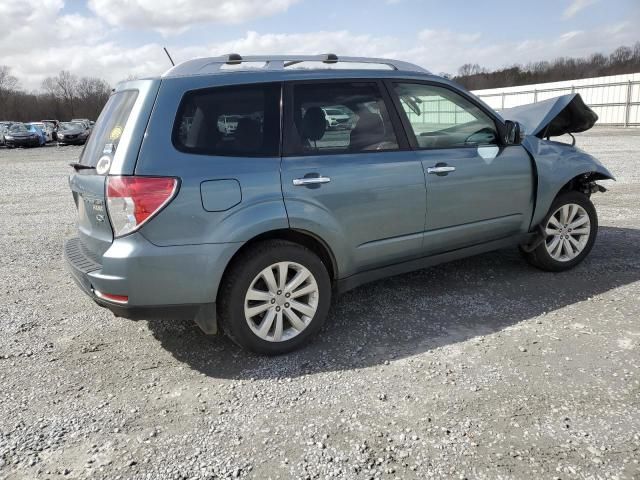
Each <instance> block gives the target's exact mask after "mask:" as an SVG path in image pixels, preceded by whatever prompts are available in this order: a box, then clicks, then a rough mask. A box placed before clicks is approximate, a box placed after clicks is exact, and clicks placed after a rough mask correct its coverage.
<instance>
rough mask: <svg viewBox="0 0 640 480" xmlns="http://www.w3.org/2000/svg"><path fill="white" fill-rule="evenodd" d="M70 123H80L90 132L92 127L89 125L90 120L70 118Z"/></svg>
mask: <svg viewBox="0 0 640 480" xmlns="http://www.w3.org/2000/svg"><path fill="white" fill-rule="evenodd" d="M71 121H72V122H75V123H81V124H82V125H84V126H85V128H86V129H87V130H89V131H91V129H92V128H93V126H92V125H91V120H89V119H88V118H72V119H71Z"/></svg>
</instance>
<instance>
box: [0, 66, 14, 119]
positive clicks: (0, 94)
mask: <svg viewBox="0 0 640 480" xmlns="http://www.w3.org/2000/svg"><path fill="white" fill-rule="evenodd" d="M10 72H11V69H10V68H9V67H7V66H6V65H0V112H2V111H6V106H7V101H8V99H9V97H10V96H11V94H12V92H13V91H15V90H17V89H18V79H17V78H16V77H14V76H13V75H11V73H10Z"/></svg>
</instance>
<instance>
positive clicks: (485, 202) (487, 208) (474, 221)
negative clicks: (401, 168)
mask: <svg viewBox="0 0 640 480" xmlns="http://www.w3.org/2000/svg"><path fill="white" fill-rule="evenodd" d="M388 85H389V89H390V91H392V92H393V95H394V100H395V102H396V106H397V107H398V110H399V111H400V113H401V115H402V120H403V122H404V125H405V128H406V131H407V132H408V134H409V141H410V142H411V143H412V146H413V147H414V148H415V151H416V157H417V158H418V159H419V161H420V162H422V166H423V168H424V172H425V178H426V187H427V207H426V208H427V215H426V226H425V236H424V253H425V254H426V255H431V254H435V253H440V252H445V251H449V250H455V249H457V248H462V247H467V246H471V245H475V244H480V243H484V242H489V241H492V240H498V239H502V238H506V237H509V236H511V235H514V234H517V233H520V232H526V231H527V229H528V225H529V221H530V219H531V213H532V209H533V195H534V192H533V187H534V185H533V169H532V168H533V167H532V164H531V159H530V158H529V155H528V154H527V152H526V151H525V150H524V148H523V147H522V146H520V145H511V146H504V145H501V144H500V143H501V142H500V140H499V135H498V129H497V127H496V123H495V119H494V118H493V117H492V116H491V115H490V114H489V112H487V111H485V110H483V108H481V106H480V105H478V104H476V103H475V102H474V101H473V100H472V99H471V98H469V97H466V96H465V95H463V94H462V93H461V92H458V91H456V90H454V89H452V88H448V87H445V86H442V85H434V84H430V83H428V82H425V83H420V82H409V81H406V82H389V83H388Z"/></svg>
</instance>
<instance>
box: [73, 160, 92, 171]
mask: <svg viewBox="0 0 640 480" xmlns="http://www.w3.org/2000/svg"><path fill="white" fill-rule="evenodd" d="M69 166H70V167H73V168H74V170H75V171H76V172H77V171H78V170H95V169H96V167H92V166H91V165H85V164H84V163H79V162H74V163H70V164H69Z"/></svg>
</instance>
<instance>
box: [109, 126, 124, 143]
mask: <svg viewBox="0 0 640 480" xmlns="http://www.w3.org/2000/svg"><path fill="white" fill-rule="evenodd" d="M121 135H122V127H121V126H120V125H116V126H115V127H113V129H112V130H111V133H110V134H109V139H110V140H113V141H116V140H118V139H119V138H120V136H121Z"/></svg>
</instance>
